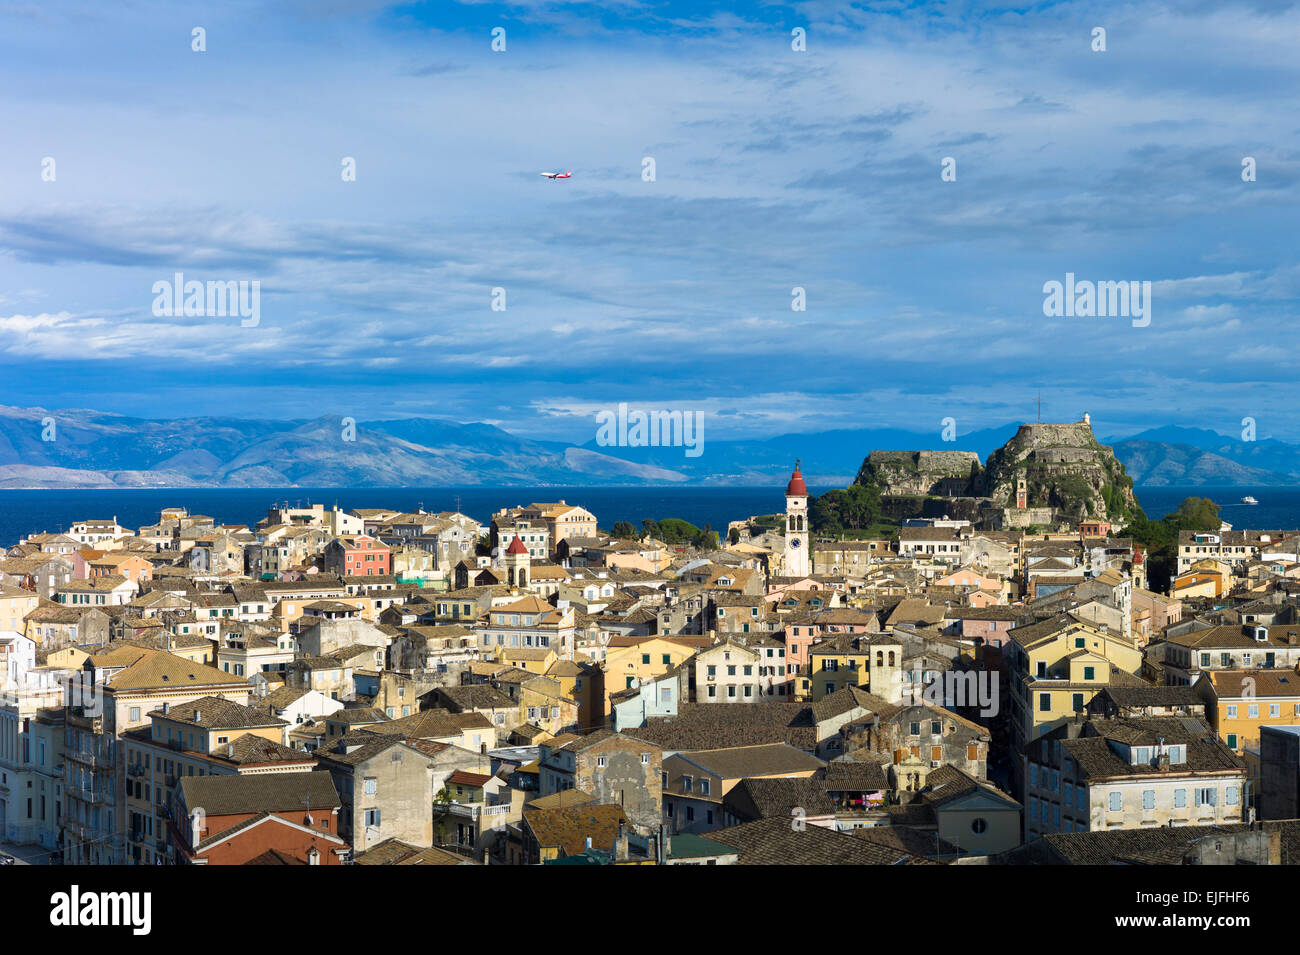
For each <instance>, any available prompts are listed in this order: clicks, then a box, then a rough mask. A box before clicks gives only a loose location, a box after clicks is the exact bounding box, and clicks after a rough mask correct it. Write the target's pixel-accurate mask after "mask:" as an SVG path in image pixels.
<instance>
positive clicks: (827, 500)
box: [808, 484, 880, 534]
mask: <svg viewBox="0 0 1300 955" xmlns="http://www.w3.org/2000/svg"><path fill="white" fill-rule="evenodd" d="M808 516H809V519H810V520H811V522H812V529H813V531H814V532H818V533H825V534H837V533H841V532H843V531H845V530H853V531H860V530H865V529H866V528H868V527H870V526H871V525H872V524H875V523H876V522H877V521H878V520H879V519H880V490H879V489H878V488H877V487H876V486H875V485H871V484H851V485H849V486H848V487H847V488H844V489H843V490H838V489H837V490H834V491H827V492H826V493H825V494H823V495H821V496H820V497H818V498H815V499H814V500H813V502H812V505H811V507H809V509H808Z"/></svg>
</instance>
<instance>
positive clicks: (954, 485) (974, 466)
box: [856, 451, 982, 497]
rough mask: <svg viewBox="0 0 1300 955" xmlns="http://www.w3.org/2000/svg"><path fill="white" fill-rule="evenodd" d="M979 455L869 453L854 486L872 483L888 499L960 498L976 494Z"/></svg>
mask: <svg viewBox="0 0 1300 955" xmlns="http://www.w3.org/2000/svg"><path fill="white" fill-rule="evenodd" d="M980 474H981V468H980V458H979V455H978V454H976V453H975V452H974V451H872V452H871V453H870V454H868V455H867V459H866V460H865V461H863V462H862V467H861V468H860V469H859V470H858V476H857V479H856V483H858V484H875V485H876V486H877V487H879V488H880V493H881V494H883V495H890V496H903V495H930V494H937V495H943V496H945V497H961V496H964V495H970V494H976V493H978V492H979V490H980V487H981V484H982V481H981V479H980Z"/></svg>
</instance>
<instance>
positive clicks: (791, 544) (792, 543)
mask: <svg viewBox="0 0 1300 955" xmlns="http://www.w3.org/2000/svg"><path fill="white" fill-rule="evenodd" d="M799 544H800V541H799V538H797V537H796V538H795V539H794V540H792V541H790V546H791V547H798V546H799Z"/></svg>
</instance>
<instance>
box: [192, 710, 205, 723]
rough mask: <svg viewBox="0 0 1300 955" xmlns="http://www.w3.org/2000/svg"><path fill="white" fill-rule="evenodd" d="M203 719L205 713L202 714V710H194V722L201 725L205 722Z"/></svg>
mask: <svg viewBox="0 0 1300 955" xmlns="http://www.w3.org/2000/svg"><path fill="white" fill-rule="evenodd" d="M202 718H203V713H202V711H201V710H198V709H195V710H194V722H196V723H201V722H202V721H203V719H202Z"/></svg>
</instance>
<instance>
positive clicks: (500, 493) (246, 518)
mask: <svg viewBox="0 0 1300 955" xmlns="http://www.w3.org/2000/svg"><path fill="white" fill-rule="evenodd" d="M827 490H829V488H822V487H814V488H810V491H811V493H812V494H813V495H816V494H820V493H824V492H825V491H827ZM784 491H785V488H784V487H783V486H778V487H709V488H685V487H568V488H563V487H496V488H492V487H464V488H289V489H285V488H200V489H175V490H167V489H158V488H146V489H139V490H134V489H133V490H0V546H4V545H10V544H14V543H17V542H18V540H19V539H20V538H22V537H25V536H26V535H28V534H33V533H38V532H40V531H62V530H66V529H67V528H68V527H69V526H70V525H71V524H73V523H75V522H76V521H81V520H86V519H89V518H110V517H114V516H116V517H117V520H118V522H119V523H121V524H122V525H124V526H126V527H130V528H137V527H140V526H142V525H145V524H152V523H154V522H155V521H157V520H158V512H159V511H160V510H162V508H164V507H185V508H188V509H189V511H190V513H192V514H207V515H210V516H211V517H213V518H214V519H216V521H217V523H219V524H247V525H249V526H252V525H253V524H256V523H257V521H258V520H260V519H261V518H263V517H265V516H266V512H267V508H269V507H270V506H271V505H272V504H275V503H277V502H281V503H282V502H285V501H287V502H288V503H290V504H295V505H296V504H307V503H319V504H324V505H326V506H327V507H328V506H331V505H334V504H338V505H339V506H340V507H342V508H344V509H345V510H347V509H351V508H354V507H391V508H396V509H400V510H407V511H412V510H415V509H417V508H419V507H423V508H424V509H425V510H426V511H451V510H457V509H459V510H461V511H463V512H464V513H466V514H469V515H470V516H471V517H474V518H477V519H478V520H479V521H482V522H484V523H486V522H487V521H488V520H489V519H490V518H491V516H492V513H493V512H494V511H496V510H498V509H499V508H502V507H513V506H515V505H520V504H529V503H531V502H533V501H557V500H561V499H563V500H565V501H568V502H569V503H570V504H579V505H581V506H582V507H585V508H587V509H588V510H590V511H591V512H592V513H593V514H595V515H596V517H597V519H598V520H599V521H600V526H601V527H603V528H606V529H608V528H610V527H613V526H614V523H615V522H616V521H630V522H631V523H632V524H634V525H636V526H638V527H639V526H640V525H641V522H642V521H643V520H645V519H647V518H650V519H654V520H661V519H663V518H665V517H679V518H681V519H682V520H685V521H690V522H691V523H692V524H695V525H696V526H698V527H703V526H704V525H705V524H710V525H712V527H713V529H714V530H715V531H718V532H719V534H721V533H724V532H725V531H726V529H727V524H728V522H730V521H737V520H742V519H743V518H746V517H749V516H751V515H753V514H772V513H776V512H778V511H780V510H782V509H783V508H784V506H785V498H784ZM1136 493H1137V496H1138V503H1139V504H1141V505H1142V509H1143V510H1144V511H1146V513H1147V516H1148V517H1150V518H1152V519H1156V518H1160V517H1163V516H1164V515H1165V514H1167V513H1169V512H1170V511H1173V510H1175V509H1177V507H1178V505H1179V504H1180V503H1182V501H1183V499H1184V498H1187V497H1208V498H1210V499H1211V500H1212V501H1214V502H1215V503H1216V504H1218V505H1219V506H1220V507H1221V508H1222V510H1221V512H1220V514H1221V516H1222V517H1223V519H1224V520H1225V521H1227V522H1228V523H1229V524H1232V525H1233V526H1234V527H1236V528H1268V529H1291V528H1300V487H1297V488H1285V487H1284V488H1279V487H1254V488H1252V487H1199V488H1198V487H1147V488H1137V490H1136ZM1246 495H1252V496H1254V497H1255V498H1257V499H1258V500H1259V504H1258V505H1255V506H1249V505H1243V504H1241V503H1239V502H1240V500H1241V498H1243V497H1245V496H1246Z"/></svg>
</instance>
